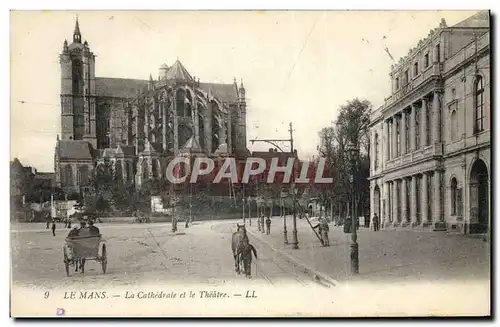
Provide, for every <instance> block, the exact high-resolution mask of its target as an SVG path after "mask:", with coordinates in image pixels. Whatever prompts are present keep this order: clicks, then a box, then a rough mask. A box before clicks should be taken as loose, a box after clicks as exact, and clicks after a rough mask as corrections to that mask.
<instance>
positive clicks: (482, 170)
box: [370, 12, 492, 233]
mask: <svg viewBox="0 0 500 327" xmlns="http://www.w3.org/2000/svg"><path fill="white" fill-rule="evenodd" d="M390 78H391V82H392V92H391V94H390V95H389V97H388V98H386V99H385V103H384V105H382V106H381V107H380V108H378V109H377V110H375V111H374V112H372V114H371V121H370V143H371V147H370V149H371V150H370V151H371V154H370V194H371V203H370V207H371V216H372V217H373V215H374V214H377V215H378V216H379V217H380V218H381V222H382V224H383V226H384V228H386V229H425V230H434V231H450V232H451V231H456V232H458V233H485V232H488V231H489V226H490V214H491V210H490V205H491V202H490V201H491V200H490V199H491V196H490V194H491V169H492V166H491V134H490V131H491V124H492V120H491V114H490V99H491V95H490V23H489V13H488V12H479V13H477V14H476V15H474V16H472V17H470V18H468V19H466V20H464V21H462V22H460V23H458V24H456V25H454V26H447V24H446V22H445V21H444V19H442V20H441V23H440V24H439V27H438V28H436V29H433V30H431V31H430V32H429V34H428V35H427V37H425V38H424V39H422V40H420V41H419V42H418V44H417V45H416V46H415V47H414V48H413V49H411V50H410V51H409V53H408V55H407V56H406V57H404V58H401V59H400V60H399V62H398V63H397V64H395V65H393V66H392V68H391V73H390Z"/></svg>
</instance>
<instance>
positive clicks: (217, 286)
mask: <svg viewBox="0 0 500 327" xmlns="http://www.w3.org/2000/svg"><path fill="white" fill-rule="evenodd" d="M490 16H491V13H490V11H489V10H479V9H478V10H475V11H104V10H103V11H11V13H10V26H11V34H10V63H11V80H10V81H11V95H10V96H11V100H10V101H11V103H10V104H11V106H10V112H11V122H10V123H11V153H10V192H11V193H10V201H11V211H10V212H11V215H10V226H11V227H10V244H11V281H10V287H11V315H12V316H13V317H137V316H138V317H215V316H216V317H406V316H414V317H419V316H490V314H491V313H490V311H491V308H490V304H491V302H490V297H491V294H490V283H491V282H490V280H491V275H490V266H491V257H490V250H491V237H490V235H491V192H492V184H491V181H492V179H491V176H492V161H491V129H492V124H493V121H492V119H491V117H492V116H491V110H490V108H491V91H490V90H491V88H490V86H491V79H492V76H491V67H490V56H491V28H490Z"/></svg>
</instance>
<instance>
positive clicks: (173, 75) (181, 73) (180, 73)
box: [166, 60, 193, 82]
mask: <svg viewBox="0 0 500 327" xmlns="http://www.w3.org/2000/svg"><path fill="white" fill-rule="evenodd" d="M166 79H173V80H177V81H187V82H193V77H191V75H190V74H189V72H188V71H187V69H186V67H184V65H183V64H182V63H181V62H180V61H179V60H176V61H175V62H174V64H173V65H172V67H170V69H169V70H168V71H167V74H166Z"/></svg>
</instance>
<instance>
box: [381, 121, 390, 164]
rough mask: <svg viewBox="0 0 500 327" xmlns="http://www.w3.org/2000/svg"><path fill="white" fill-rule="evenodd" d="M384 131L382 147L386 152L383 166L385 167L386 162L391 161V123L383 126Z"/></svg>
mask: <svg viewBox="0 0 500 327" xmlns="http://www.w3.org/2000/svg"><path fill="white" fill-rule="evenodd" d="M382 130H383V135H384V137H383V138H382V140H383V141H382V147H383V150H384V164H383V166H384V167H385V164H386V162H387V161H388V160H389V144H390V142H389V122H388V121H384V124H383V125H382Z"/></svg>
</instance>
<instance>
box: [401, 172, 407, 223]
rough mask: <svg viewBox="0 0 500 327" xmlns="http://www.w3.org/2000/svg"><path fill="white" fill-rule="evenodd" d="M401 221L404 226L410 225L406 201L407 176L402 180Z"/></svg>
mask: <svg viewBox="0 0 500 327" xmlns="http://www.w3.org/2000/svg"><path fill="white" fill-rule="evenodd" d="M400 191H401V192H399V193H401V222H402V225H403V226H406V225H408V215H407V211H406V209H407V208H408V207H407V206H408V203H407V202H406V199H407V196H406V195H407V194H406V178H403V179H402V180H401V190H400Z"/></svg>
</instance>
